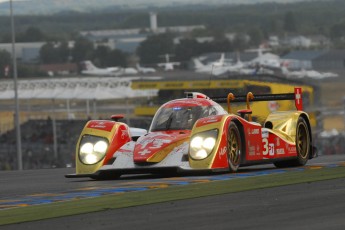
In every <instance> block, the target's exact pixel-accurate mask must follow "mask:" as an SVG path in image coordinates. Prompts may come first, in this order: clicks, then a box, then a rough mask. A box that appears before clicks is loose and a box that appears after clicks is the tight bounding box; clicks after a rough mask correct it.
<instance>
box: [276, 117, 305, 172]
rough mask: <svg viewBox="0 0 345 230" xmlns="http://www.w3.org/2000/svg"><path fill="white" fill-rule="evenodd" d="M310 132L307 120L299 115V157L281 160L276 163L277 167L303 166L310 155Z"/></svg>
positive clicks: (297, 139)
mask: <svg viewBox="0 0 345 230" xmlns="http://www.w3.org/2000/svg"><path fill="white" fill-rule="evenodd" d="M310 143H311V138H310V132H309V128H308V125H307V122H306V121H305V119H304V118H303V117H299V118H298V121H297V125H296V150H297V159H295V160H290V161H279V162H276V163H274V165H275V166H276V167H280V168H281V167H293V166H303V165H305V164H306V163H307V161H308V159H309V155H310Z"/></svg>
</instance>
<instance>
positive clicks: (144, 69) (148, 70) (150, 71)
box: [137, 63, 156, 74]
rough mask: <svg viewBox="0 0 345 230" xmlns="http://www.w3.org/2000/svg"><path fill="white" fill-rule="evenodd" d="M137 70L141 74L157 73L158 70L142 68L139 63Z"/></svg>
mask: <svg viewBox="0 0 345 230" xmlns="http://www.w3.org/2000/svg"><path fill="white" fill-rule="evenodd" d="M137 70H138V71H139V73H144V74H146V73H155V72H156V69H155V68H148V67H141V66H140V64H139V63H137Z"/></svg>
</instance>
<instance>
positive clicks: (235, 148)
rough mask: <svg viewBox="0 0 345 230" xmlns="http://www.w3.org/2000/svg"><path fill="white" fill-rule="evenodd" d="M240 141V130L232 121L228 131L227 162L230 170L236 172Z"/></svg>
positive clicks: (239, 160)
mask: <svg viewBox="0 0 345 230" xmlns="http://www.w3.org/2000/svg"><path fill="white" fill-rule="evenodd" d="M241 154H242V141H241V135H240V131H239V130H238V127H237V125H236V124H235V123H234V122H231V123H230V126H229V131H228V163H229V170H230V172H236V171H237V170H238V167H239V166H240V162H241Z"/></svg>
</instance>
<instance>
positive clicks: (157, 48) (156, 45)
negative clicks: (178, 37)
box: [137, 33, 175, 64]
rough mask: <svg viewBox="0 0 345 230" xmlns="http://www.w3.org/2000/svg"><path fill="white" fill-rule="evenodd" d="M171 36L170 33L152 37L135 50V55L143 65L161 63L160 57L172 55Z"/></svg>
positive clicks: (172, 44)
mask: <svg viewBox="0 0 345 230" xmlns="http://www.w3.org/2000/svg"><path fill="white" fill-rule="evenodd" d="M174 48H175V47H174V43H173V36H172V34H170V33H165V34H159V35H152V36H149V37H148V38H147V39H146V40H145V41H143V42H142V43H141V44H140V45H139V47H138V48H137V55H138V56H139V57H140V60H141V62H142V63H143V64H152V63H158V62H162V58H161V57H162V56H163V55H165V54H172V53H174Z"/></svg>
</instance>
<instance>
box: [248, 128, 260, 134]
mask: <svg viewBox="0 0 345 230" xmlns="http://www.w3.org/2000/svg"><path fill="white" fill-rule="evenodd" d="M259 133H260V131H259V129H251V130H249V134H252V135H258V134H259Z"/></svg>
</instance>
